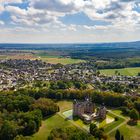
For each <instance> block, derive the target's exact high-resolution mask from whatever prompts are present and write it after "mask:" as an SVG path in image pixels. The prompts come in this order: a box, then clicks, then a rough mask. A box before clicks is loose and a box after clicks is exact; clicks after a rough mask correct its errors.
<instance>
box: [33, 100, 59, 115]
mask: <svg viewBox="0 0 140 140" xmlns="http://www.w3.org/2000/svg"><path fill="white" fill-rule="evenodd" d="M31 108H32V109H40V110H41V112H42V115H43V117H46V116H48V115H52V114H54V113H56V112H58V111H59V107H58V105H57V104H55V103H54V102H53V101H52V100H50V99H46V98H40V99H38V100H36V101H35V103H34V104H33V105H32V106H31Z"/></svg>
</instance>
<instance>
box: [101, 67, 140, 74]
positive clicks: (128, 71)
mask: <svg viewBox="0 0 140 140" xmlns="http://www.w3.org/2000/svg"><path fill="white" fill-rule="evenodd" d="M115 71H118V72H119V73H120V74H121V75H128V76H136V75H137V74H138V72H140V67H135V68H124V69H104V70H100V72H101V74H105V75H115Z"/></svg>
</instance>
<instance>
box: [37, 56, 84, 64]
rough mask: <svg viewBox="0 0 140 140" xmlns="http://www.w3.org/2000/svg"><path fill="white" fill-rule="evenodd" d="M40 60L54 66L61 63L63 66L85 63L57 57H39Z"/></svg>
mask: <svg viewBox="0 0 140 140" xmlns="http://www.w3.org/2000/svg"><path fill="white" fill-rule="evenodd" d="M39 59H41V60H42V61H45V62H47V63H52V64H57V63H61V64H63V65H66V64H75V63H80V62H84V60H80V59H71V58H65V57H56V56H43V57H39Z"/></svg>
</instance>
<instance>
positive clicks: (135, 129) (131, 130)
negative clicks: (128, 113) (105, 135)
mask: <svg viewBox="0 0 140 140" xmlns="http://www.w3.org/2000/svg"><path fill="white" fill-rule="evenodd" d="M119 130H120V132H121V134H122V135H124V139H125V140H139V139H140V122H139V123H138V125H136V126H129V125H127V124H124V125H123V126H121V127H120V128H119ZM110 136H111V140H115V139H114V136H115V132H112V133H111V135H110Z"/></svg>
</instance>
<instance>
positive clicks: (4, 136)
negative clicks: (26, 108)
mask: <svg viewBox="0 0 140 140" xmlns="http://www.w3.org/2000/svg"><path fill="white" fill-rule="evenodd" d="M17 127H18V126H17V125H16V123H15V122H12V121H5V122H4V124H3V125H2V127H1V131H0V139H1V140H12V139H14V137H16V135H17V134H18V132H17V129H18V128H17Z"/></svg>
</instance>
